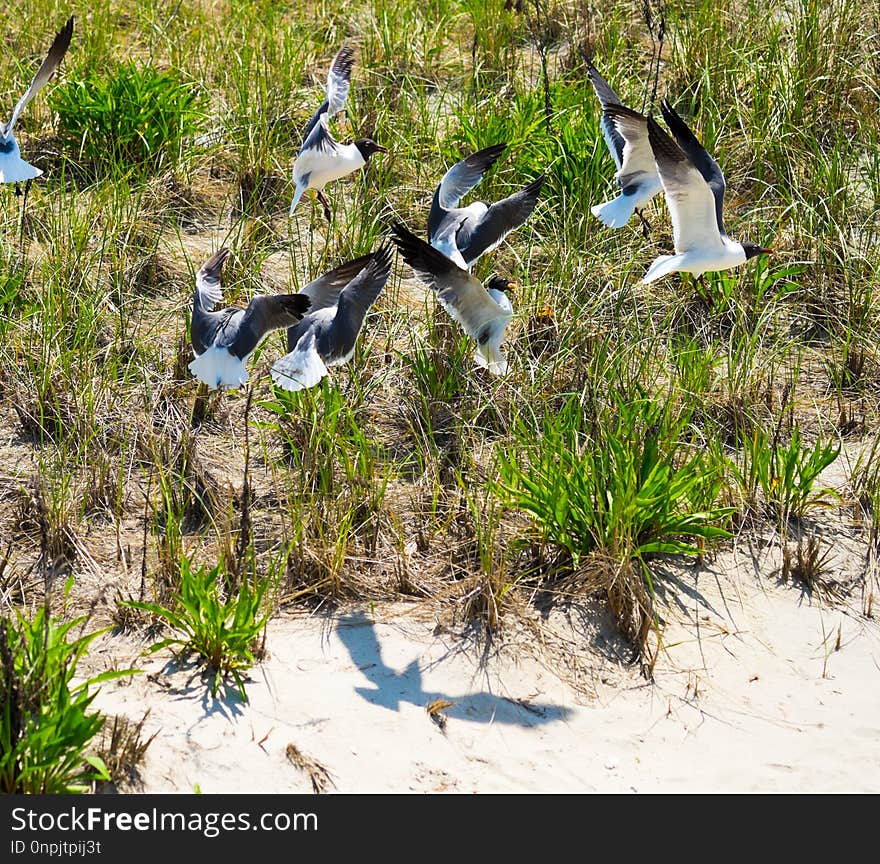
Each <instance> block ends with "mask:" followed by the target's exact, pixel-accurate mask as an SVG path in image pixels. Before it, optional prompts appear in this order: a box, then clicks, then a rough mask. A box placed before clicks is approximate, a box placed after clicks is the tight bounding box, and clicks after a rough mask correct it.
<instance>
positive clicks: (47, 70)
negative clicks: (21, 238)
mask: <svg viewBox="0 0 880 864" xmlns="http://www.w3.org/2000/svg"><path fill="white" fill-rule="evenodd" d="M73 18H74V16H73V15H71V16H70V18H68V19H67V23H66V24H65V25H64V27H63V28H62V29H61V31H60V32H59V33H58V35H57V36H56V37H55V40H54V41H53V42H52V47H51V48H49V52H48V53H47V54H46V59H45V60H43V62H42V64H41V65H40V68H39V69H38V70H37V74H36V75H34V78H33V80H32V81H31V83H30V86H29V87H28V89H27V90H25V93H24V96H22V97H21V99H19V100H18V103H17V104H16V106H15V108H14V109H13V111H12V117H10V118H9V121H8V122H7V123H5V124H3V125H2V126H0V183H15V191H16V194H18V192H19V188H18V184H19V183H21V182H24V184H25V187H24V201H23V202H22V208H21V215H22V230H24V210H25V206H26V205H27V194H28V191H29V190H30V188H31V181H33V180H34V178H36V177H39V176H40V175H41V174H42V173H43V172H42V171H41V170H40V169H39V168H35V167H34V166H33V165H31V164H30V163H29V162H25V161H24V159H22V158H21V150H20V149H19V147H18V142H17V141H16V140H15V135H14V134H13V133H14V129H15V123H16V121H17V120H18V118H19V115H20V114H21V112H22V111H23V110H24V108H25V106H26V105H27V104H28V102H30V101H31V99H33V98H34V96H36V95H37V93H39V92H40V90H42V89H43V87H44V86H45V85H46V83H47V82H48V81H49V80H51V78H52V76H53V75H54V74H55V70H56V69H57V68H58V65H59V64H60V63H61V61H62V60H63V59H64V55H65V54H66V53H67V49H68V47H69V46H70V40H71V37H72V36H73Z"/></svg>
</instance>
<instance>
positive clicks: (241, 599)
mask: <svg viewBox="0 0 880 864" xmlns="http://www.w3.org/2000/svg"><path fill="white" fill-rule="evenodd" d="M221 572H222V568H221V566H220V565H219V564H217V565H215V566H214V567H212V568H211V569H210V570H209V569H207V568H205V567H204V566H201V567H199V568H197V569H193V567H192V564H191V562H190V559H189V558H188V557H186V556H184V557H183V558H182V559H181V562H180V590H179V591H178V592H176V593H175V594H174V595H173V597H172V601H171V605H170V606H163V605H161V604H159V603H143V602H139V601H134V600H130V601H123V602H122V603H121V604H120V605H123V606H131V607H132V608H134V609H142V610H144V611H145V612H151V613H153V614H154V615H156V616H157V617H159V618H161V619H162V620H163V621H165V622H166V623H167V624H169V625H171V626H172V627H173V628H174V629H175V630H178V631H179V632H180V633H181V634H182V635H181V636H172V637H169V638H167V639H162V640H160V641H159V642H156V643H155V644H154V645H152V646H150V648H149V649H148V651H149V653H153V652H156V651H161V650H162V649H164V648H167V647H169V646H172V645H178V646H180V648H181V649H182V650H183V651H184V652H185V653H189V652H194V653H195V654H197V655H198V656H199V657H201V658H202V661H203V662H204V663H205V664H206V666H207V674H208V677H209V685H210V688H211V695H212V696H214V697H215V698H216V696H217V692H218V691H219V689H220V685H221V684H222V683H223V680H224V678H225V677H226V676H227V675H231V676H232V678H233V679H234V681H235V684H236V687H237V688H238V692H239V695H240V696H241V699H242V701H243V702H247V693H246V692H245V686H244V683H245V681H244V673H246V672H247V670H248V669H249V668H250V667H251V666H252V665H253V664H254V662H255V656H254V644H255V642H256V640H257V637H258V636H259V634H260V631H261V630H262V629H263V627H264V626H265V623H266V620H267V619H268V612H261V607H262V605H263V599H264V597H265V595H266V591H267V589H268V587H269V580H268V579H262V580H256V581H255V584H254V585H253V586H251V585H249V584H248V583H247V582H244V583H243V584H242V585H241V587H240V588H239V589H238V591H237V593H235V594H229V595H226V594H225V592H224V590H223V587H222V581H223V580H220V579H219V577H220V575H221Z"/></svg>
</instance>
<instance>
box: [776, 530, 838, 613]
mask: <svg viewBox="0 0 880 864" xmlns="http://www.w3.org/2000/svg"><path fill="white" fill-rule="evenodd" d="M830 559H831V548H830V547H825V548H824V549H823V548H822V542H821V541H820V540H819V538H818V536H816V535H815V534H812V533H810V534H805V535H801V536H799V537H798V538H797V542H796V543H794V544H792V543H786V544H785V545H784V546H783V548H782V567H781V568H780V577H781V578H782V580H783V581H790V582H796V583H798V584H800V585H802V586H803V587H804V589H805V590H806V592H807V593H808V594H809V595H811V596H812V595H813V594H817V595H819V596H820V597H823V598H824V599H826V600H834V599H839V598H840V597H841V594H842V592H841V589H840V585H839V583H838V581H837V580H836V579H834V578H832V577H831V575H830V574H831V572H832V568H831V566H830V564H831V561H830Z"/></svg>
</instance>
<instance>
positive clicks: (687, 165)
mask: <svg viewBox="0 0 880 864" xmlns="http://www.w3.org/2000/svg"><path fill="white" fill-rule="evenodd" d="M615 110H619V109H615ZM660 110H661V111H662V113H663V119H664V120H665V121H666V124H667V125H668V126H669V129H670V131H671V132H672V134H673V135H674V136H675V139H676V141H677V142H678V143H676V141H673V140H672V139H671V138H670V137H669V135H667V134H666V133H665V132H664V131H663V130H662V129H661V128H660V126H659V124H658V123H657V122H656V121H655V120H654V119H653V118H648V120H647V123H648V139H649V141H650V143H651V150H652V151H653V153H654V160H655V162H656V165H657V172H658V173H659V175H660V182H661V183H662V184H663V191H664V193H665V195H666V204H667V206H668V208H669V215H670V217H671V218H672V236H673V242H674V244H675V254H674V255H660V256H659V257H657V258H655V259H654V262H653V263H652V264H651V266H650V267H649V268H648V272H647V273H645V275H644V277H643V278H642V282H643V283H647V282H653V281H654V280H655V279H660V278H661V277H662V276H666V275H667V274H669V273H673V272H675V271H682V272H685V273H692V274H693V275H694V276H697V277H700V278H702V275H703V274H704V273H706V272H709V271H715V270H729V269H730V268H731V267H736V266H738V265H739V264H742V263H744V262H745V261H747V260H748V259H749V258H754V257H755V256H756V255H766V254H769V253H771V252H772V251H773V250H772V249H765V248H764V247H762V246H758V245H756V244H755V243H750V242H748V241H744V242H742V243H738V242H737V241H736V240H731V239H730V238H729V237H728V236H727V232H726V231H725V230H724V220H723V218H722V214H723V209H724V190H725V183H724V175H723V174H722V173H721V169H720V168H719V167H718V163H717V162H716V161H715V160H714V159H713V158H712V157H711V156H710V155H709V154H708V153H707V152H706V150H705V149H704V148H703V146H702V145H701V144H700V142H699V141H697V139H696V138H695V137H694V134H693V132H691V130H690V129H688V127H687V126H686V125H685V122H684V120H682V119H681V117H679V116H678V114H676V113H675V110H674V109H673V107H672V106H671V105H670V104H669V102H668V101H667V100H666V99H664V100H663V102H662V104H661V106H660Z"/></svg>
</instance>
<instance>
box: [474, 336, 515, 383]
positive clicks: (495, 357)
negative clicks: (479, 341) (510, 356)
mask: <svg viewBox="0 0 880 864" xmlns="http://www.w3.org/2000/svg"><path fill="white" fill-rule="evenodd" d="M474 362H475V363H476V364H477V366H480V367H482V368H483V369H488V370H489V371H490V372H491V373H492V374H493V375H506V374H507V369H508V366H507V358H506V357H505V356H504V352H503V351H502V350H501V349H500V348H499V347H498V346H497V345H493V344H492V343H491V342H488V343H486V345H485V346H483V345H477V349H476V351H474Z"/></svg>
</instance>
